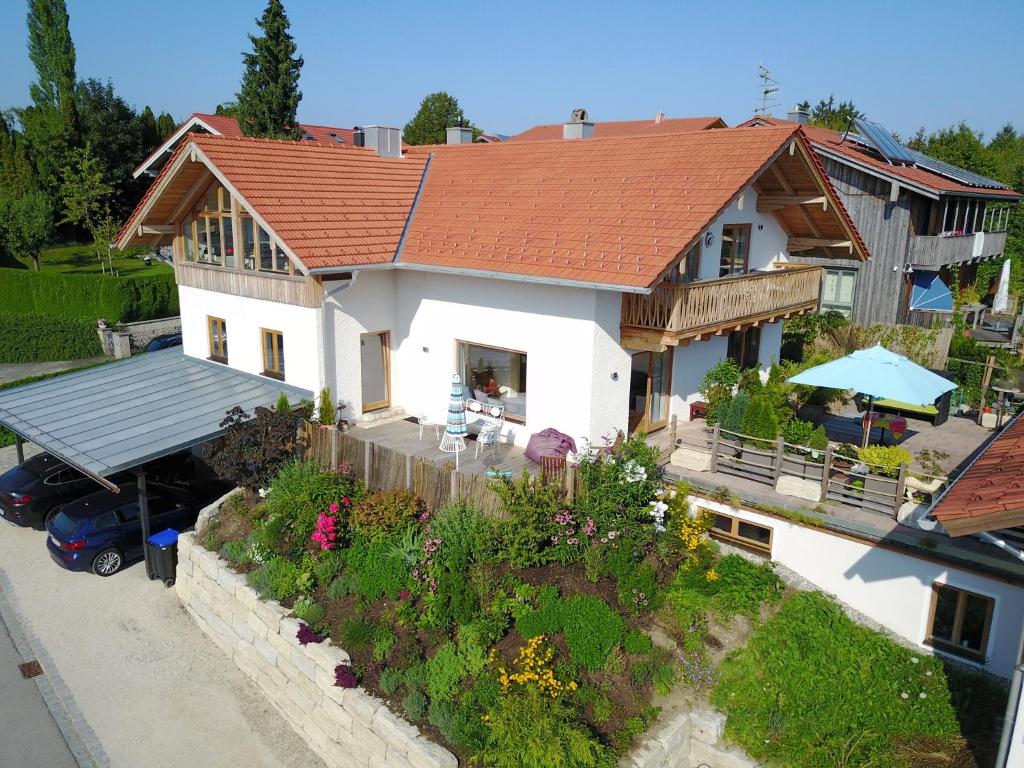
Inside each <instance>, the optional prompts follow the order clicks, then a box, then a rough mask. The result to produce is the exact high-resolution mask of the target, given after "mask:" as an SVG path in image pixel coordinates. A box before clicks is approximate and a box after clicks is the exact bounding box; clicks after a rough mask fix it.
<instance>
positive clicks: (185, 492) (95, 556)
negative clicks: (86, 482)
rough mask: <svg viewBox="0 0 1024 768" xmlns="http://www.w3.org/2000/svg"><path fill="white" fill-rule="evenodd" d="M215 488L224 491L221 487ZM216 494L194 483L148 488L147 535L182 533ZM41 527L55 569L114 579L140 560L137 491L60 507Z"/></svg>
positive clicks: (130, 489) (104, 493)
mask: <svg viewBox="0 0 1024 768" xmlns="http://www.w3.org/2000/svg"><path fill="white" fill-rule="evenodd" d="M218 487H219V488H220V489H221V490H222V489H223V485H219V486H218ZM197 490H198V491H199V492H196V491H197ZM216 493H217V491H214V490H211V489H210V486H209V484H199V485H198V488H197V489H193V488H185V487H179V486H171V485H161V484H156V483H154V484H152V485H150V486H149V488H148V489H147V496H148V499H149V514H150V532H151V533H156V532H158V531H162V530H164V529H166V528H175V529H177V530H179V531H182V530H185V529H186V528H188V527H189V526H191V525H194V524H195V521H196V517H198V515H199V510H200V509H202V508H203V506H205V505H206V504H207V503H209V501H211V500H212V499H213V498H216V495H215V494H216ZM46 528H47V532H48V533H49V536H47V538H46V547H47V549H49V551H50V557H52V558H53V560H54V562H56V563H57V564H58V565H60V566H62V567H64V568H67V569H68V570H70V571H92V572H93V573H95V574H96V575H98V576H113V575H114V574H115V573H117V572H118V571H120V570H121V569H122V568H123V567H124V566H125V565H126V564H127V563H130V562H132V561H134V560H137V559H139V558H140V557H142V523H141V521H140V520H139V494H138V486H137V485H135V484H126V485H123V486H121V492H120V493H113V492H112V491H99V492H98V493H93V494H90V495H89V496H86V497H84V498H82V499H79V500H78V501H74V502H71V503H69V504H65V505H63V506H62V507H61V508H60V510H59V511H58V512H57V514H55V515H54V516H53V518H52V519H51V520H50V522H49V524H48V525H47V526H46Z"/></svg>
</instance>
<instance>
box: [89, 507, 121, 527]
mask: <svg viewBox="0 0 1024 768" xmlns="http://www.w3.org/2000/svg"><path fill="white" fill-rule="evenodd" d="M115 525H117V512H115V511H113V510H111V511H110V512H104V513H103V514H102V515H100V516H99V517H97V518H96V519H95V520H94V521H93V523H92V527H93V528H95V529H96V530H97V531H102V530H103V529H104V528H113V527H114V526H115Z"/></svg>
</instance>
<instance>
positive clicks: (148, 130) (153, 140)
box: [139, 104, 160, 147]
mask: <svg viewBox="0 0 1024 768" xmlns="http://www.w3.org/2000/svg"><path fill="white" fill-rule="evenodd" d="M139 138H140V139H141V140H142V143H143V144H144V145H145V146H147V147H157V146H159V145H160V131H159V130H158V129H157V126H156V115H154V114H153V110H152V108H150V106H149V105H148V104H147V105H146V108H145V109H143V110H142V114H140V115H139Z"/></svg>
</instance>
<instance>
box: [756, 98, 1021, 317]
mask: <svg viewBox="0 0 1024 768" xmlns="http://www.w3.org/2000/svg"><path fill="white" fill-rule="evenodd" d="M790 116H791V117H793V118H794V120H792V121H789V120H781V119H778V118H773V117H755V118H753V119H752V120H749V121H747V122H746V123H744V125H745V126H773V127H779V126H784V125H794V124H796V123H804V122H806V115H803V114H801V113H791V114H790ZM803 130H804V131H805V132H806V134H807V137H808V139H809V140H810V142H811V144H812V146H813V147H814V149H815V151H816V152H817V153H818V156H819V157H820V158H821V161H822V164H823V165H824V167H825V171H826V172H827V173H828V176H829V179H830V180H831V181H832V184H833V186H834V187H835V188H836V190H837V191H838V192H839V196H840V197H841V198H842V200H843V203H844V204H845V206H846V209H847V210H848V211H849V213H850V217H851V218H852V219H853V222H854V224H855V225H856V226H857V229H858V230H859V231H860V233H861V235H862V236H863V237H864V241H865V243H866V244H867V247H868V250H869V251H870V253H871V259H870V260H869V261H868V262H867V263H864V264H850V263H849V262H844V261H837V260H822V259H821V258H818V257H817V256H815V255H811V254H805V253H800V252H796V253H795V254H794V257H793V260H794V261H797V262H800V263H808V264H819V265H822V266H824V267H825V270H826V277H825V284H824V287H823V289H822V302H821V303H822V308H823V309H834V310H838V311H840V312H842V313H843V314H845V315H847V316H849V317H850V318H851V319H852V320H853V321H855V322H857V323H859V324H861V325H870V324H873V323H911V324H916V325H924V326H931V325H932V321H933V320H934V319H935V318H936V313H935V312H934V311H932V310H931V309H929V308H922V307H915V304H914V295H915V290H914V287H915V284H916V285H917V286H918V292H917V293H918V295H920V293H921V286H923V285H926V284H929V283H930V282H931V281H932V280H933V279H934V277H935V276H937V277H938V278H939V279H941V280H942V281H943V282H944V284H945V285H951V284H952V282H953V281H954V278H955V277H956V275H955V274H954V272H953V268H954V266H956V267H957V268H958V272H959V281H960V282H959V284H960V286H961V287H963V286H967V285H969V284H973V282H974V279H975V273H976V269H977V264H978V263H979V262H982V261H987V260H991V259H998V258H1001V257H1002V256H1003V255H1004V250H1005V246H1006V228H1007V223H1008V221H1009V210H1008V206H1007V205H1006V204H1007V203H1015V202H1017V201H1019V200H1020V199H1021V196H1020V195H1019V194H1018V193H1016V192H1014V191H1013V190H1011V189H1009V188H1008V187H1006V185H1004V184H1001V183H1000V182H998V181H995V180H993V179H987V178H985V177H982V176H978V175H977V174H973V173H969V172H968V171H965V170H963V169H961V168H956V167H954V166H951V165H947V164H944V163H940V162H937V161H935V160H933V159H931V158H928V157H926V156H925V155H922V154H920V153H918V152H914V151H912V150H909V149H907V148H905V147H902V146H901V145H899V144H898V143H897V142H896V141H895V140H894V139H892V137H891V135H890V134H888V132H886V131H885V129H883V128H881V126H877V125H876V124H873V123H867V122H861V123H859V124H858V125H857V126H854V128H853V129H851V131H850V132H849V133H847V134H842V133H837V132H835V131H831V130H828V129H825V128H818V127H816V126H812V125H804V126H803ZM871 136H874V137H875V140H874V141H873V140H872V139H871V138H870V137H871ZM946 317H948V315H946ZM939 319H940V320H943V319H944V318H939Z"/></svg>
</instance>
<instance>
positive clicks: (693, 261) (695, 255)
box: [665, 242, 700, 283]
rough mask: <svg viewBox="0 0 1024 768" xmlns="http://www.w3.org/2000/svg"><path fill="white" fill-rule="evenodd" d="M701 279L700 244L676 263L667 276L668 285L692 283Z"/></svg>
mask: <svg viewBox="0 0 1024 768" xmlns="http://www.w3.org/2000/svg"><path fill="white" fill-rule="evenodd" d="M699 277H700V242H698V243H696V244H695V245H694V246H693V248H691V249H690V250H688V251H687V252H686V255H684V256H683V258H681V259H680V260H679V261H677V262H676V263H675V265H674V266H673V267H672V269H671V270H670V271H669V273H668V274H667V275H665V282H666V283H692V282H693V281H694V280H697V279H699Z"/></svg>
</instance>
